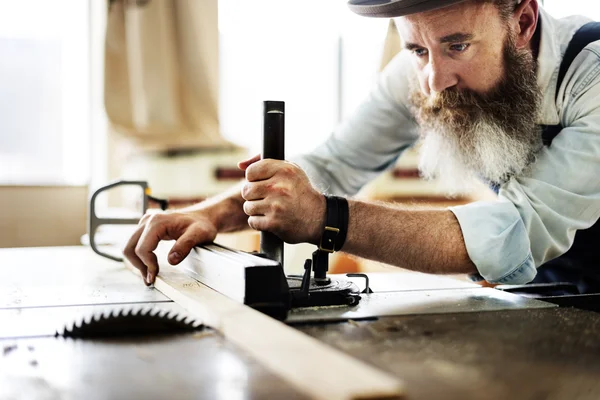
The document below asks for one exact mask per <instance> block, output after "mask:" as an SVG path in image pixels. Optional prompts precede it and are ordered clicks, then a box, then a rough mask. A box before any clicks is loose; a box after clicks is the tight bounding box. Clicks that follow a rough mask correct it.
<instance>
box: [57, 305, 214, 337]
mask: <svg viewBox="0 0 600 400" xmlns="http://www.w3.org/2000/svg"><path fill="white" fill-rule="evenodd" d="M201 329H204V325H203V324H202V323H201V322H200V321H197V320H196V319H194V318H191V317H189V316H187V315H184V314H181V313H178V312H174V311H169V310H161V309H157V308H150V307H147V306H128V307H124V308H119V309H113V310H105V311H101V312H94V313H91V314H89V315H86V316H84V317H83V318H79V319H77V320H75V321H73V322H72V323H70V324H68V325H66V326H64V327H63V328H62V329H61V330H59V331H57V332H56V336H61V337H67V338H80V339H85V338H101V337H122V336H132V335H138V336H140V335H141V336H144V335H156V334H168V333H186V332H194V331H198V330H201Z"/></svg>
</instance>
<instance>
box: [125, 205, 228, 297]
mask: <svg viewBox="0 0 600 400" xmlns="http://www.w3.org/2000/svg"><path fill="white" fill-rule="evenodd" d="M216 236H217V228H216V227H215V225H214V224H213V223H212V222H211V221H210V220H209V219H208V218H207V217H206V216H204V215H202V214H201V213H200V212H180V213H177V212H173V213H161V214H146V215H144V216H143V217H142V219H141V220H140V222H139V225H138V229H137V230H136V231H135V233H134V234H133V235H132V236H131V238H130V239H129V242H127V246H126V247H125V249H124V250H123V254H124V255H125V257H126V258H127V260H129V262H130V263H131V264H133V266H135V267H136V268H137V269H139V270H140V272H141V273H142V278H143V279H144V282H145V283H146V285H151V284H152V283H154V279H155V278H156V275H157V274H158V261H157V259H156V254H154V250H156V247H157V246H158V243H159V242H160V241H161V240H176V242H175V244H174V245H173V247H172V248H171V251H170V252H169V257H168V261H169V263H170V264H172V265H176V264H179V263H180V262H181V261H182V260H183V259H184V258H185V257H187V255H188V254H189V253H190V251H191V250H192V248H193V247H194V246H195V245H197V244H200V243H206V242H212V241H213V240H214V239H215V237H216Z"/></svg>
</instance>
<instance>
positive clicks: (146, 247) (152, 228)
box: [135, 214, 171, 284]
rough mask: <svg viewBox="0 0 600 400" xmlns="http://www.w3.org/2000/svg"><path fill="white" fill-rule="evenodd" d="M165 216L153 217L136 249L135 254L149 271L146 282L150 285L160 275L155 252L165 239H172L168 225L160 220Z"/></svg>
mask: <svg viewBox="0 0 600 400" xmlns="http://www.w3.org/2000/svg"><path fill="white" fill-rule="evenodd" d="M161 216H163V214H156V215H153V216H152V218H150V219H149V220H148V223H147V224H146V229H144V231H143V232H142V235H141V236H140V239H139V241H138V243H137V246H136V248H135V254H136V255H137V256H138V257H139V258H140V260H142V262H143V263H144V265H145V266H146V268H147V269H148V272H147V276H146V280H147V281H148V282H149V284H151V283H153V282H154V279H155V278H156V275H158V269H159V268H158V260H157V258H156V254H154V250H156V248H157V247H158V244H159V243H160V241H161V240H163V239H171V237H170V236H169V235H168V233H167V223H166V222H165V221H164V220H160V219H159V218H160V217H161Z"/></svg>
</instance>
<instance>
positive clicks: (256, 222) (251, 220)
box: [248, 215, 269, 232]
mask: <svg viewBox="0 0 600 400" xmlns="http://www.w3.org/2000/svg"><path fill="white" fill-rule="evenodd" d="M248 225H249V226H250V228H252V229H254V230H255V231H261V232H263V231H269V219H268V218H267V217H265V216H261V215H253V216H251V217H248Z"/></svg>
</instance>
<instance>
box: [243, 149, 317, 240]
mask: <svg viewBox="0 0 600 400" xmlns="http://www.w3.org/2000/svg"><path fill="white" fill-rule="evenodd" d="M239 167H240V168H241V169H243V170H245V171H246V181H247V183H246V184H245V185H244V186H243V187H242V197H243V198H244V200H246V201H245V203H244V212H245V213H246V214H247V215H248V217H249V218H248V225H250V227H251V228H252V229H255V230H259V231H268V232H271V233H274V234H275V235H277V236H279V237H280V238H281V239H282V240H284V241H285V242H287V243H300V242H310V243H314V244H317V243H318V242H319V240H320V237H321V229H322V227H323V224H324V222H325V207H326V201H325V197H324V196H323V195H322V194H321V193H319V192H318V191H317V190H316V189H315V188H314V187H313V186H312V185H311V183H310V181H309V179H308V177H307V176H306V174H305V173H304V171H302V169H301V168H300V167H299V166H297V165H296V164H293V163H290V162H287V161H280V160H272V159H266V160H260V156H255V157H254V158H252V159H250V160H247V161H244V162H241V163H240V164H239Z"/></svg>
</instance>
